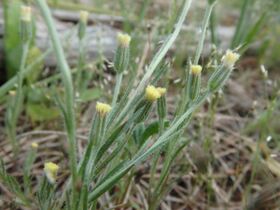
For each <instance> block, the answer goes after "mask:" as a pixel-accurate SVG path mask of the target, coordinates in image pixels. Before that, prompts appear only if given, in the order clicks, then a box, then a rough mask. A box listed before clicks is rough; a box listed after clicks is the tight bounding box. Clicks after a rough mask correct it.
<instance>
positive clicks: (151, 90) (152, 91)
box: [145, 85, 161, 102]
mask: <svg viewBox="0 0 280 210" xmlns="http://www.w3.org/2000/svg"><path fill="white" fill-rule="evenodd" d="M160 97H161V93H160V91H159V90H158V89H157V88H156V87H155V86H153V85H149V86H148V87H146V91H145V98H146V99H147V100H148V101H150V102H153V101H156V100H157V99H159V98H160Z"/></svg>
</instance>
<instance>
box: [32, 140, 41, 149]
mask: <svg viewBox="0 0 280 210" xmlns="http://www.w3.org/2000/svg"><path fill="white" fill-rule="evenodd" d="M38 146H39V145H38V144H37V143H36V142H32V144H31V147H32V148H33V149H37V148H38Z"/></svg>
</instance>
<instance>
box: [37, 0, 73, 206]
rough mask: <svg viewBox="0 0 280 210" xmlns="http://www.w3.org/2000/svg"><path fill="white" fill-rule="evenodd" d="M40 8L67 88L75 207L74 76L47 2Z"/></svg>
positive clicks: (70, 156)
mask: <svg viewBox="0 0 280 210" xmlns="http://www.w3.org/2000/svg"><path fill="white" fill-rule="evenodd" d="M36 2H37V4H38V5H39V7H40V10H41V12H42V14H43V16H44V19H45V21H46V24H47V26H48V30H49V33H50V36H51V39H52V43H53V48H54V50H55V54H56V58H57V61H58V65H59V69H60V71H61V74H62V81H63V84H64V88H65V102H66V103H65V110H66V114H65V116H64V120H65V125H66V129H67V134H68V141H69V158H70V170H71V175H72V190H73V194H72V196H73V200H72V202H73V204H74V205H73V206H75V204H76V202H75V199H76V196H75V194H76V180H77V162H76V161H77V154H76V153H77V152H76V123H75V111H74V89H73V83H72V75H71V71H70V68H69V66H68V64H67V61H66V58H65V55H64V52H63V49H62V46H61V43H60V40H59V38H58V34H57V31H56V30H55V25H54V22H53V20H52V18H51V13H50V10H49V8H48V5H47V4H46V1H45V0H36Z"/></svg>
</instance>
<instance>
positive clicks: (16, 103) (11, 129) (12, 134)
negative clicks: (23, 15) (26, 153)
mask: <svg viewBox="0 0 280 210" xmlns="http://www.w3.org/2000/svg"><path fill="white" fill-rule="evenodd" d="M28 49H29V42H25V43H23V45H22V57H21V62H20V69H19V72H18V74H17V91H16V96H12V97H14V100H12V110H11V115H10V116H11V119H8V121H10V122H9V124H10V125H9V126H8V136H9V138H10V140H11V142H12V147H13V151H14V155H16V154H17V153H18V149H19V148H18V144H17V140H16V127H17V121H18V118H19V115H20V110H21V106H22V101H23V90H22V86H23V78H24V75H23V73H24V68H25V63H26V59H27V55H28ZM8 118H9V117H8Z"/></svg>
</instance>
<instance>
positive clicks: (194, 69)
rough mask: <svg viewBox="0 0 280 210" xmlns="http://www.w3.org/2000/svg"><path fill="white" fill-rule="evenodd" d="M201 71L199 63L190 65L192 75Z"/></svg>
mask: <svg viewBox="0 0 280 210" xmlns="http://www.w3.org/2000/svg"><path fill="white" fill-rule="evenodd" d="M201 71H202V67H201V66H200V65H192V66H191V73H192V74H194V75H199V74H200V73H201Z"/></svg>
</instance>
